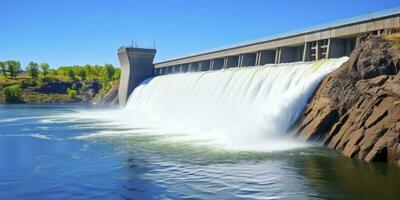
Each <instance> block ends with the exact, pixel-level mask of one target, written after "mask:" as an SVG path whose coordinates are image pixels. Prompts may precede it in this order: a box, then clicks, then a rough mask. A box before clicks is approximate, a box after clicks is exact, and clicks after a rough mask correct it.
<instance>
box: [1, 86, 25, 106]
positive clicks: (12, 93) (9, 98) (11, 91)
mask: <svg viewBox="0 0 400 200" xmlns="http://www.w3.org/2000/svg"><path fill="white" fill-rule="evenodd" d="M3 95H4V97H5V99H6V102H7V103H21V102H22V90H21V87H20V86H19V85H12V86H8V87H5V88H4V89H3Z"/></svg>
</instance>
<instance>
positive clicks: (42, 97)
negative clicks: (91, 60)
mask: <svg viewBox="0 0 400 200" xmlns="http://www.w3.org/2000/svg"><path fill="white" fill-rule="evenodd" d="M109 84H110V85H111V88H112V86H114V85H118V81H114V82H110V83H109ZM10 86H17V87H18V88H20V95H19V97H18V98H19V99H17V100H16V101H14V102H12V101H11V102H8V101H7V99H6V96H5V92H4V90H5V88H7V87H10ZM0 91H2V92H1V93H0V103H27V104H64V103H96V102H98V101H100V100H101V99H102V98H103V96H106V95H107V93H108V92H109V91H110V89H107V88H104V84H103V83H102V82H101V81H98V80H79V79H70V78H66V77H48V78H46V79H44V80H36V81H34V80H33V79H32V78H31V77H29V76H23V75H22V76H17V77H16V78H10V77H6V76H0Z"/></svg>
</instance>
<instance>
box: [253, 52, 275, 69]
mask: <svg viewBox="0 0 400 200" xmlns="http://www.w3.org/2000/svg"><path fill="white" fill-rule="evenodd" d="M275 54H276V50H264V51H259V52H258V57H257V64H256V65H265V64H274V63H275Z"/></svg>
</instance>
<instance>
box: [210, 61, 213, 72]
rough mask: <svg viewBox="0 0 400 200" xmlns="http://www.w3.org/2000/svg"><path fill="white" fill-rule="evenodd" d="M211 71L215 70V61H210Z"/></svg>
mask: <svg viewBox="0 0 400 200" xmlns="http://www.w3.org/2000/svg"><path fill="white" fill-rule="evenodd" d="M210 70H214V59H213V60H210Z"/></svg>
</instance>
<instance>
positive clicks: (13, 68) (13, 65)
mask: <svg viewBox="0 0 400 200" xmlns="http://www.w3.org/2000/svg"><path fill="white" fill-rule="evenodd" d="M6 65H7V69H8V72H9V74H10V76H11V77H13V78H14V79H15V78H17V75H18V73H19V72H20V71H21V63H20V62H19V61H15V60H8V61H6Z"/></svg>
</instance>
